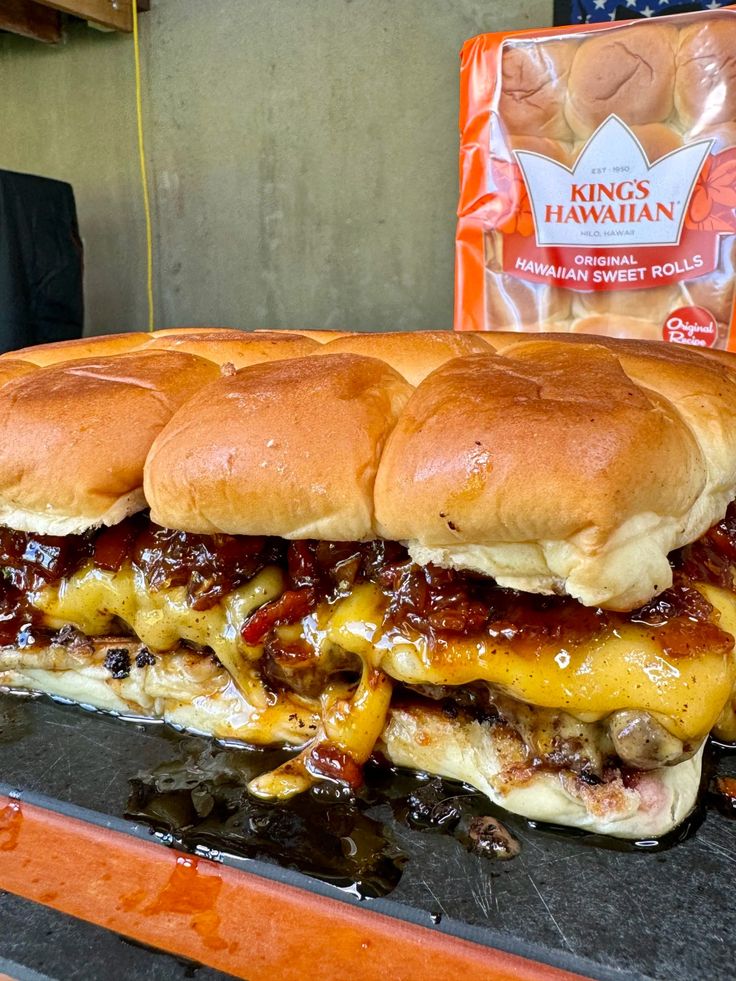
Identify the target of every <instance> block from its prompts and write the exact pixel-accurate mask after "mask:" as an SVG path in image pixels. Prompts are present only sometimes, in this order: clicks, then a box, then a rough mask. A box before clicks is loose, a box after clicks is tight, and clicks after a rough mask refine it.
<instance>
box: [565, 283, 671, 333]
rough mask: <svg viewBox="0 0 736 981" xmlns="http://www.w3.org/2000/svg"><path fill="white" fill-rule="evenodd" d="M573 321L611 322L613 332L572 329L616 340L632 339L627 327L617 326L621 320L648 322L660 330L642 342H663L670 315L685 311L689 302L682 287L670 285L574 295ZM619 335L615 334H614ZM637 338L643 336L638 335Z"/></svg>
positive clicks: (604, 328) (602, 327) (576, 293)
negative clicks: (591, 318)
mask: <svg viewBox="0 0 736 981" xmlns="http://www.w3.org/2000/svg"><path fill="white" fill-rule="evenodd" d="M572 297H573V300H572V312H573V317H574V318H577V317H587V316H588V315H590V314H598V315H600V319H601V321H606V320H608V321H611V322H612V323H611V327H610V329H606V327H605V325H604V324H603V323H601V326H600V328H599V329H598V330H596V329H594V328H592V329H590V330H583V329H582V328H581V327H579V326H574V327H573V328H572V329H573V331H575V332H577V333H587V334H597V333H602V334H609V333H612V334H614V336H616V337H628V336H632V335H629V334H627V333H626V327H625V326H624V324H625V320H624V321H623V324H622V325H621V326H619V327H617V326H616V321H618V320H619V318H634V319H638V320H646V321H649V322H650V323H651V324H654V325H655V326H656V328H657V334H656V335H655V336H649V335H647V336H646V337H644V338H642V339H643V340H652V341H654V340H661V339H662V325H663V324H664V321H665V318H666V316H667V314H668V313H670V312H671V311H672V310H676V309H677V307H681V306H682V305H683V303H685V302H686V300H685V296H684V294H683V291H682V287H681V286H680V284H679V283H668V284H667V285H666V286H652V287H650V288H649V289H643V290H612V291H610V292H603V291H600V292H597V291H595V290H592V291H590V292H587V293H579V292H574V293H573V294H572ZM614 332H615V333H614ZM633 336H639V335H638V334H636V335H633Z"/></svg>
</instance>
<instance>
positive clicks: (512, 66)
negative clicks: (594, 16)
mask: <svg viewBox="0 0 736 981" xmlns="http://www.w3.org/2000/svg"><path fill="white" fill-rule="evenodd" d="M734 50H736V10H730V9H729V10H715V11H708V12H705V13H694V14H681V15H675V16H667V17H658V18H656V19H651V20H649V19H646V20H639V21H632V22H620V23H613V24H610V25H600V24H596V25H590V26H582V25H581V26H576V27H569V28H554V29H551V30H541V31H538V32H530V31H524V32H520V33H513V32H512V33H508V34H506V33H501V34H485V35H481V36H479V37H476V38H472V39H471V40H470V41H468V42H466V44H465V45H464V47H463V53H462V59H461V76H460V77H461V100H460V130H461V149H460V155H461V160H460V162H461V168H460V174H461V188H460V200H459V203H458V216H459V218H458V225H457V236H456V264H455V268H456V279H455V282H456V303H455V327H456V329H458V330H463V331H466V330H467V331H470V330H488V331H496V330H507V329H513V330H518V331H534V332H539V331H544V330H545V329H555V330H570V331H573V332H591V333H597V334H601V335H604V334H610V335H611V336H618V337H629V336H631V337H637V338H642V339H648V340H664V341H669V342H673V343H679V344H689V345H693V346H697V347H710V348H721V349H726V348H729V347H736V340H734V339H733V338H732V336H731V335H732V332H733V323H734V313H733V305H732V303H731V298H732V296H733V285H734V281H735V279H736V273H734V271H733V264H732V262H730V259H729V255H730V245H729V243H730V241H731V239H732V238H733V236H734V235H735V234H736V196H734V190H733V188H734V176H733V175H734V172H736V68H734V58H733V51H734ZM499 64H500V70H499ZM553 291H554V292H553ZM622 294H626V300H625V302H622V301H621V299H620V296H621V295H622ZM551 299H553V300H554V302H550V300H551Z"/></svg>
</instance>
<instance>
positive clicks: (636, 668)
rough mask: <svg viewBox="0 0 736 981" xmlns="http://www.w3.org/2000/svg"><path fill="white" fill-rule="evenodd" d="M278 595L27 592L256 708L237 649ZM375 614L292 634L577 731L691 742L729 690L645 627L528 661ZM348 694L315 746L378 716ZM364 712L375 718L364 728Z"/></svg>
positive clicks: (135, 578)
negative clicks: (402, 629) (565, 717)
mask: <svg viewBox="0 0 736 981" xmlns="http://www.w3.org/2000/svg"><path fill="white" fill-rule="evenodd" d="M283 586H284V581H283V575H282V573H281V572H280V570H278V569H276V568H268V569H265V570H263V571H262V572H261V573H259V575H258V576H256V577H255V578H254V579H253V581H252V582H250V583H248V584H247V585H245V586H242V587H241V588H240V589H238V590H236V591H235V592H233V593H231V594H230V595H229V596H228V597H226V598H225V599H223V600H222V601H221V602H220V603H219V604H218V605H216V606H215V607H213V608H212V609H210V610H205V611H196V610H192V609H191V608H190V607H189V606H187V603H186V595H185V590H184V588H183V587H180V588H176V589H169V590H159V591H156V592H149V591H148V589H147V588H146V585H145V582H144V580H143V577H142V576H141V575H140V573H137V572H134V571H133V570H132V569H130V568H127V569H123V570H121V571H120V572H118V573H109V572H103V571H101V570H99V569H94V568H93V567H92V566H86V567H85V568H83V569H81V570H80V571H79V572H78V573H76V574H75V575H74V576H73V577H71V579H69V580H68V581H65V582H62V583H61V585H60V586H59V587H53V588H52V587H48V588H47V589H45V590H43V591H42V592H40V593H38V594H36V596H35V605H36V606H37V607H38V608H39V609H41V610H43V611H44V613H45V614H46V617H47V619H48V621H49V624H50V625H51V626H52V627H61V626H62V625H63V624H65V623H71V624H73V625H74V626H76V627H78V628H79V629H80V630H82V631H83V632H84V633H86V634H89V635H92V636H94V635H100V634H104V633H106V632H109V631H110V630H111V629H112V627H113V626H114V619H115V618H119V619H120V620H123V621H124V622H125V623H126V624H128V626H129V627H130V628H131V629H132V630H133V631H134V632H135V633H136V634H137V636H138V637H139V638H140V639H141V641H142V642H143V643H144V644H146V645H147V646H148V647H150V648H151V649H152V650H170V649H172V648H174V647H175V646H176V644H177V643H178V642H179V641H180V640H187V641H190V642H192V643H195V644H197V645H200V646H203V647H210V648H211V649H212V650H213V651H214V652H215V653H216V654H217V656H218V658H219V659H220V661H222V663H223V664H224V665H225V666H226V667H227V669H228V670H229V671H230V673H231V675H232V676H233V677H234V678H235V679H236V681H237V682H238V684H239V686H240V687H241V689H243V691H245V692H247V694H248V697H249V699H250V700H251V701H253V702H254V703H255V704H256V705H259V706H262V707H264V708H265V706H266V705H267V704H268V702H269V701H270V700H272V699H273V696H271V695H270V694H269V693H268V692H267V691H266V689H265V688H264V686H263V683H262V681H261V680H260V678H259V675H258V670H257V667H256V665H255V662H256V661H257V660H258V658H259V657H260V656H261V654H262V648H260V647H248V646H247V645H245V644H244V643H243V642H242V640H241V639H240V627H241V625H242V624H243V622H244V621H245V620H246V619H247V617H248V615H249V614H250V613H251V612H252V611H253V610H254V609H255V608H256V607H258V606H260V605H261V604H262V603H265V602H267V601H268V600H271V599H273V598H275V597H276V596H278V595H279V594H280V593H281V591H282V589H283ZM700 588H701V589H702V592H703V593H704V594H705V595H706V596H707V598H708V599H709V600H710V602H711V603H712V604H713V605H714V606H715V607H716V608H717V609H718V610H719V612H720V615H721V619H720V625H721V626H722V627H723V628H724V629H725V630H727V631H729V632H730V633H733V634H735V635H736V597H734V596H733V595H732V594H731V593H728V592H726V591H724V590H721V589H717V588H715V587H706V586H702V587H700ZM384 609H385V598H384V597H383V595H382V594H381V592H380V590H379V589H378V588H377V587H376V586H374V585H372V584H370V583H364V584H361V585H359V586H357V587H355V588H354V589H353V591H352V592H351V594H350V595H349V596H348V597H346V598H345V599H342V600H340V601H339V602H337V603H336V604H334V605H333V606H327V605H326V604H325V605H323V606H322V607H321V608H320V609H318V610H317V612H316V613H315V614H313V615H312V616H310V617H307V618H306V619H305V621H304V623H303V628H302V629H303V633H304V635H305V637H306V638H307V639H308V640H309V641H310V642H311V643H312V645H313V646H314V648H315V649H316V650H318V651H321V652H323V653H325V654H326V653H327V652H328V650H329V648H330V647H331V646H332V645H337V646H339V647H341V648H343V649H344V650H347V651H349V652H352V653H354V654H356V655H358V656H359V657H360V658H361V659H362V660H363V662H364V664H365V665H366V666H367V667H368V666H369V667H371V668H373V669H376V670H378V671H382V672H385V674H386V675H388V676H389V677H390V678H393V679H395V680H397V681H401V682H405V683H407V684H437V685H465V684H469V683H471V682H474V681H486V682H489V683H490V684H493V685H496V686H498V687H499V688H501V689H502V690H503V691H505V692H507V693H508V694H510V695H513V696H514V697H515V698H517V699H520V700H521V701H524V702H528V703H530V704H532V705H538V706H542V707H545V708H554V709H561V710H564V711H566V712H569V713H570V714H571V715H574V716H576V717H577V718H579V719H581V720H583V721H586V722H590V721H595V720H597V719H601V718H605V716H607V715H608V714H609V713H611V712H613V711H616V710H618V709H634V710H645V711H648V712H651V713H652V715H654V716H655V718H657V719H658V720H659V721H660V722H661V723H662V724H663V725H664V726H665V728H667V729H668V730H669V731H670V732H671V733H672V734H673V735H676V736H677V737H678V738H680V739H683V740H697V739H700V738H702V737H703V736H705V735H706V734H707V733H708V732H709V731H710V730H711V729H712V728H713V726H714V725H715V724H716V721H717V720H718V717H719V715H720V714H721V711H722V710H723V708H724V706H725V705H726V704H727V702H728V700H729V696H730V695H731V692H732V689H733V687H734V682H735V681H736V662H735V661H734V656H733V654H732V653H727V654H719V653H715V652H709V651H706V652H703V653H699V654H697V655H695V656H688V657H683V656H681V657H677V658H673V657H670V658H667V657H665V656H664V654H663V653H662V651H661V649H660V648H659V646H658V645H657V644H656V643H654V642H653V641H652V639H651V629H650V630H645V629H644V628H642V627H637V626H636V625H633V624H632V625H628V626H625V627H623V628H622V629H621V630H619V631H617V632H616V633H614V634H610V635H607V636H604V637H598V638H595V639H593V640H591V641H589V642H586V643H584V644H579V645H577V646H575V647H571V648H570V649H569V650H560V651H557V652H555V653H554V654H552V653H548V654H544V655H534V654H531V655H530V654H528V653H522V652H520V651H519V650H515V649H514V647H513V646H512V645H506V646H504V645H503V644H501V643H499V642H497V641H495V640H493V641H492V640H490V639H488V640H477V639H476V640H472V641H471V640H466V639H461V638H459V639H457V640H454V641H453V642H452V643H439V644H436V645H434V646H432V647H430V645H429V643H428V641H427V639H426V638H424V637H423V636H421V635H419V634H412V635H408V634H402V633H399V632H398V631H396V630H388V631H383V630H382V629H381V622H382V620H383V612H384ZM364 677H367V675H365V673H364ZM379 687H380V686H379ZM358 691H359V692H360V697H358V695H357V694H356V696H354V697H353V699H352V703H351V705H348V706H346V707H345V708H344V711H342V716H344V717H343V718H341V720H336V721H335V724H334V725H333V724H332V723H331V722H330V719H331V712H330V710H329V709H328V708H327V706H324V705H323V720H324V725H323V729H324V730H325V732H324V737H325V738H327V737H329V739H330V741H332V742H337V743H338V745H340V744H342V745H345V747H346V748H348V747H349V746H350V745H351V739H350V736H349V732H350V727H351V726H363V727H364V729H365V731H370V732H371V733H372V732H373V731H374V730H375V727H376V725H377V719H378V715H380V714H381V712H383V711H384V709H385V704H386V698H385V697H376V698H373V699H369V700H368V702H369V704H370V705H371V706H373V707H372V708H371V709H370V710H367V707H365V706H364V705H363V702H362V698H363V696H364V695H365V688H364V687H363V685H361V686H359V689H358ZM323 701H324V700H323ZM368 715H372V716H375V718H373V719H372V721H371V723H370V724H368V723H367V722H366V719H367V716H368ZM341 733H343V735H341ZM364 742H367V740H361V748H362V745H363V743H364ZM361 755H362V752H361Z"/></svg>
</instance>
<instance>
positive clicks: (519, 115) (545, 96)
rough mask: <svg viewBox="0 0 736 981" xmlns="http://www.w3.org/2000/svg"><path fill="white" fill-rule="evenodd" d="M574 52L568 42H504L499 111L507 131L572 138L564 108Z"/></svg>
mask: <svg viewBox="0 0 736 981" xmlns="http://www.w3.org/2000/svg"><path fill="white" fill-rule="evenodd" d="M574 51H575V45H573V44H570V43H569V42H567V41H546V42H544V43H543V44H540V43H539V42H537V41H528V42H524V41H514V42H511V43H509V42H506V43H504V45H503V47H502V54H501V94H500V98H499V102H498V111H499V113H500V116H501V119H502V120H503V123H504V125H505V127H506V129H507V130H508V132H510V133H517V134H519V135H522V136H536V137H546V138H547V139H552V140H569V139H570V137H571V133H570V127H569V126H568V124H567V122H566V120H565V114H564V107H565V90H566V88H567V84H568V74H569V71H570V63H571V61H572V56H573V53H574Z"/></svg>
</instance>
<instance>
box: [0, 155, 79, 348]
mask: <svg viewBox="0 0 736 981" xmlns="http://www.w3.org/2000/svg"><path fill="white" fill-rule="evenodd" d="M82 275H83V264H82V241H81V239H80V237H79V227H78V225H77V212H76V207H75V204H74V192H73V191H72V188H71V186H70V185H69V184H65V183H63V182H62V181H55V180H49V178H47V177H35V176H32V175H30V174H16V173H13V172H12V171H7V170H0V351H2V352H4V351H12V350H14V349H15V348H18V347H24V346H26V345H29V344H44V343H46V342H47V341H60V340H66V339H68V338H71V337H81V335H82V328H83V327H84V302H83V296H82Z"/></svg>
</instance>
